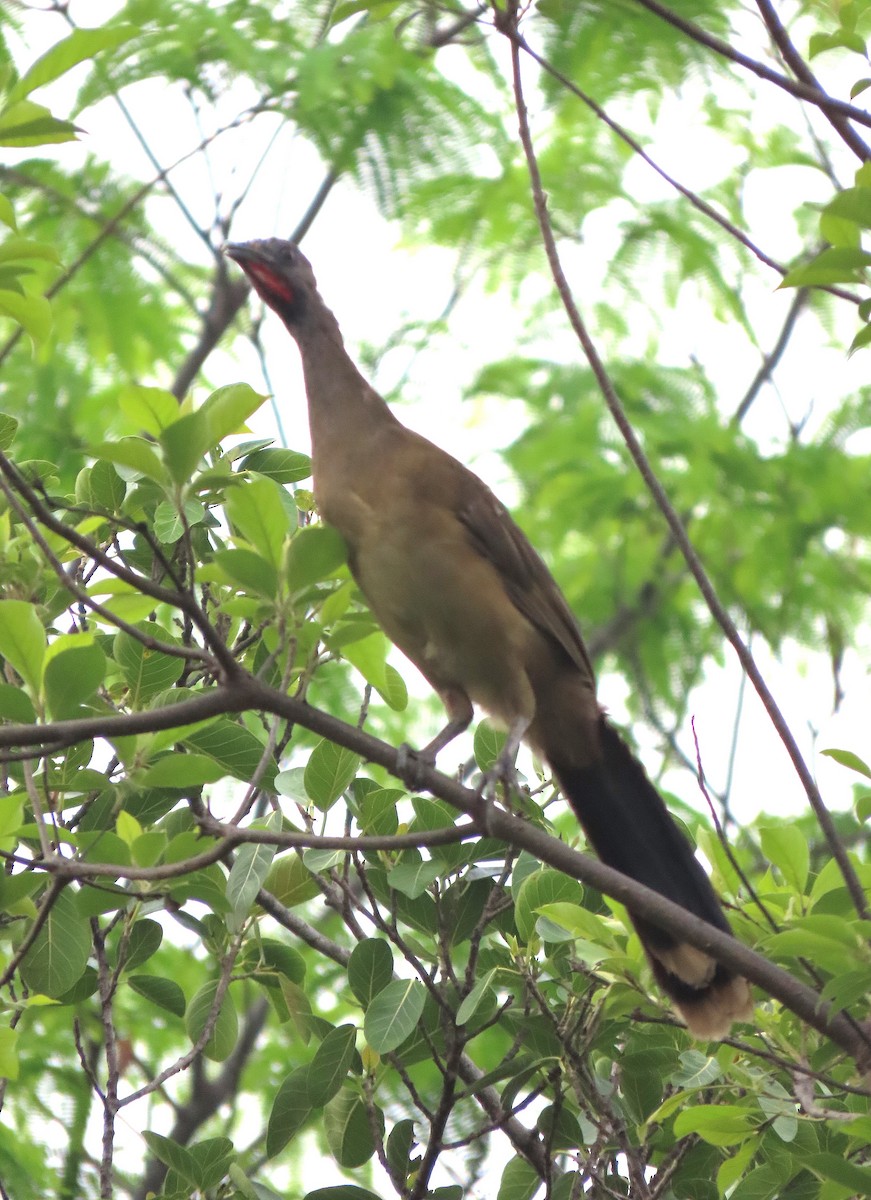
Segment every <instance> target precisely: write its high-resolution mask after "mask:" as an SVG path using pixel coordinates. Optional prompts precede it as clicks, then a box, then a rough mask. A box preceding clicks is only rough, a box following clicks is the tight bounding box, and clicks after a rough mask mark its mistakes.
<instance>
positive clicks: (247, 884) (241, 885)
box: [227, 813, 281, 929]
mask: <svg viewBox="0 0 871 1200" xmlns="http://www.w3.org/2000/svg"><path fill="white" fill-rule="evenodd" d="M273 818H277V821H276V820H274V819H273ZM266 827H267V828H280V827H281V814H280V813H273V814H272V817H270V819H269V820H268V821H267V822H266ZM274 857H275V847H274V846H267V845H263V844H258V843H255V842H246V843H245V844H244V845H243V846H240V847H239V849H238V851H237V853H236V861H235V862H234V863H233V866H232V867H231V868H230V874H229V876H228V878H227V899H228V900H229V901H230V904H231V905H232V906H233V925H232V928H234V929H239V928H241V925H242V922H243V921H244V920H245V918H246V917H247V916H248V914H249V912H250V911H251V908H252V906H253V904H254V901H255V899H256V898H257V893H258V892H259V891H260V889H261V887H262V886H263V882H264V880H265V879H266V876H267V875H268V873H269V868H270V867H271V865H272V860H273V858H274Z"/></svg>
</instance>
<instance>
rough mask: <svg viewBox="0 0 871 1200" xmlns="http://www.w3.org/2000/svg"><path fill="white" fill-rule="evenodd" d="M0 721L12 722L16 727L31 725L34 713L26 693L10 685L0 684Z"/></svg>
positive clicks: (34, 718) (34, 716)
mask: <svg viewBox="0 0 871 1200" xmlns="http://www.w3.org/2000/svg"><path fill="white" fill-rule="evenodd" d="M0 720H4V721H14V722H15V723H16V724H18V725H32V724H33V722H34V721H35V720H36V712H35V710H34V707H33V702H32V701H31V699H30V697H29V696H28V694H27V692H25V691H23V690H22V689H21V688H18V687H13V685H12V684H11V683H0Z"/></svg>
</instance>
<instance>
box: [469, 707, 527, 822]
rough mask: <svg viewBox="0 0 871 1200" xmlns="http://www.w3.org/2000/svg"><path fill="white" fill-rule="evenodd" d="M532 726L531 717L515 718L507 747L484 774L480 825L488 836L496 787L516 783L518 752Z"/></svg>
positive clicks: (506, 741)
mask: <svg viewBox="0 0 871 1200" xmlns="http://www.w3.org/2000/svg"><path fill="white" fill-rule="evenodd" d="M531 724H532V718H531V717H527V716H520V717H515V718H514V720H513V721H512V722H511V724H510V725H509V726H508V736H507V737H506V739H505V745H504V746H503V747H502V749H501V750H500V751H499V756H498V758H497V759H496V761H495V763H494V764H493V766H492V767H491V768H490V770H489V771H487V772H486V773H485V774H484V778H483V779H482V780H481V784H480V786H479V787H478V795H479V796H480V797H481V799H482V800H483V802H484V805H483V808H482V812H481V818H482V819H481V822H480V823H481V826H482V829H483V832H484V833H486V834H489V832H490V811H491V809H492V806H493V801H494V800H495V798H496V786H497V784H500V783H501V784H503V785H504V786H505V787H506V788H507V787H510V785H511V784H512V783H513V782H514V778H515V763H516V761H517V751H518V750H519V749H520V743H521V742H522V741H523V738H524V736H525V735H526V731H527V729H529V726H530V725H531Z"/></svg>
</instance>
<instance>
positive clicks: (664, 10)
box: [636, 0, 871, 129]
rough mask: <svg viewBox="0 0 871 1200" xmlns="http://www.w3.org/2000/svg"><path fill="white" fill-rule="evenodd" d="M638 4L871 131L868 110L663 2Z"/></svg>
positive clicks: (645, 0)
mask: <svg viewBox="0 0 871 1200" xmlns="http://www.w3.org/2000/svg"><path fill="white" fill-rule="evenodd" d="M636 3H637V4H640V5H641V6H642V8H646V9H647V10H648V11H649V12H652V13H654V14H655V15H656V16H657V17H661V18H662V20H663V21H667V22H668V24H669V25H673V26H674V28H675V29H679V30H680V31H681V33H685V34H686V35H687V37H690V38H692V40H693V41H694V42H698V44H699V45H700V46H706V47H707V48H708V49H709V50H713V51H714V53H715V54H719V55H721V56H722V57H723V58H728V59H730V60H731V61H732V62H735V63H737V64H738V65H739V66H740V67H744V68H745V69H746V70H748V71H752V73H753V74H754V75H758V76H759V78H760V79H764V80H765V81H766V82H767V83H773V84H774V85H775V86H776V87H779V88H783V90H784V91H785V92H789V93H790V95H792V96H797V97H798V99H799V100H807V101H808V102H809V103H810V104H815V105H816V106H817V108H819V109H821V110H822V111H823V112H824V113H826V115H827V116H830V115H831V114H832V113H835V114H838V115H840V116H843V117H847V118H849V119H850V120H851V121H857V122H858V123H859V124H860V125H867V126H868V128H869V129H871V113H868V112H866V111H865V109H862V108H856V106H855V105H854V104H848V103H847V102H846V101H845V100H838V99H836V98H835V97H834V96H830V95H828V93H827V92H824V91H821V90H820V88H819V87H817V86H811V85H810V84H808V83H805V82H803V81H802V80H796V79H790V78H789V76H788V75H781V74H780V73H779V72H778V71H774V70H772V68H771V67H767V66H766V65H765V63H762V62H759V61H758V60H757V59H755V58H750V57H749V56H748V55H746V54H742V53H741V51H740V50H736V49H735V48H734V46H730V45H729V43H728V42H725V41H723V39H722V38H719V37H717V36H716V35H715V34H713V33H708V32H707V30H706V29H703V28H702V27H701V25H696V23H695V22H694V21H688V20H686V19H685V18H684V17H681V16H679V14H678V13H676V12H674V11H673V9H670V8H668V7H667V6H666V5H665V4H661V3H660V0H636Z"/></svg>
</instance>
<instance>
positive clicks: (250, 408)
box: [198, 383, 268, 446]
mask: <svg viewBox="0 0 871 1200" xmlns="http://www.w3.org/2000/svg"><path fill="white" fill-rule="evenodd" d="M267 399H268V397H267V396H261V395H259V393H257V392H255V391H254V389H253V388H251V387H249V386H248V384H247V383H231V384H228V385H227V386H225V387H220V388H218V389H217V391H214V392H212V394H211V396H209V397H207V399H206V400H205V401H204V402H203V405H202V407H201V408H200V409H199V410H198V411H199V413H200V415H201V416H202V418H203V419H204V421H205V423H206V428H207V429H208V433H209V445H210V446H217V444H218V443H219V442H221V441H223V440H224V438H225V437H228V436H229V435H230V434H231V433H240V432H242V431H243V426H244V424H245V422H246V421H247V420H248V418H249V417H251V416H253V415H254V413H256V412H257V410H258V408H260V406H261V405H262V404H263V403H264V402H265V401H266V400H267Z"/></svg>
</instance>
